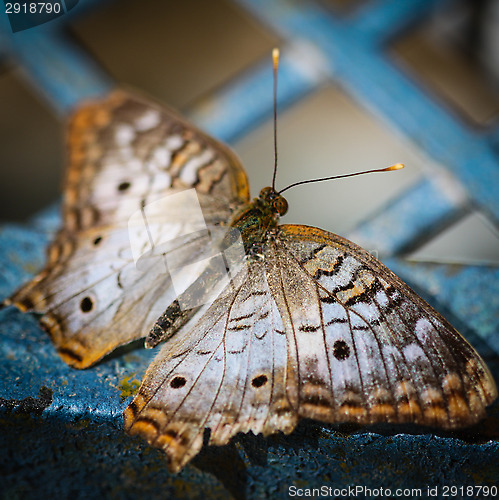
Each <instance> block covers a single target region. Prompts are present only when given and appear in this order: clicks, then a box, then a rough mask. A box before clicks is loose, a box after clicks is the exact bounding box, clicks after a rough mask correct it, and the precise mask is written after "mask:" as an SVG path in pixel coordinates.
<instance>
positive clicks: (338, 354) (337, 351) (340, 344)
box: [333, 340, 350, 361]
mask: <svg viewBox="0 0 499 500" xmlns="http://www.w3.org/2000/svg"><path fill="white" fill-rule="evenodd" d="M333 356H334V357H335V358H336V359H337V360H338V361H344V360H345V359H347V358H348V356H350V347H348V344H347V343H346V342H345V341H344V340H337V341H336V342H335V343H334V345H333Z"/></svg>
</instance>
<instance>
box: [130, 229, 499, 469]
mask: <svg viewBox="0 0 499 500" xmlns="http://www.w3.org/2000/svg"><path fill="white" fill-rule="evenodd" d="M248 268H249V270H248V273H247V275H245V277H244V278H242V279H241V278H239V279H240V281H241V282H240V283H236V284H235V286H234V291H233V292H232V293H228V294H226V295H224V296H223V297H222V298H220V299H217V301H215V303H214V304H213V305H212V306H210V307H209V308H208V310H207V311H205V312H204V313H203V314H202V315H200V317H199V318H198V319H197V321H195V322H194V324H193V326H190V325H187V326H186V327H184V328H183V329H182V330H181V331H180V332H178V333H177V334H176V335H175V336H174V337H173V338H172V339H170V340H169V341H168V342H167V343H166V345H165V346H164V347H163V348H162V350H161V351H160V353H159V355H158V357H157V358H156V360H155V361H154V363H153V364H152V365H151V366H150V368H149V369H148V371H147V373H146V376H145V378H144V382H143V384H142V386H141V388H140V391H139V394H138V395H137V397H136V398H135V400H134V401H133V402H132V403H131V404H130V405H129V407H128V408H127V410H126V411H125V428H126V429H127V431H128V432H129V433H130V434H140V435H142V436H143V437H145V438H146V439H147V440H148V442H149V443H150V444H152V445H154V446H158V447H160V448H162V449H163V450H164V451H165V452H166V454H167V457H168V459H169V465H170V469H171V470H173V471H178V470H179V469H180V468H182V467H183V466H184V465H185V464H186V463H187V462H188V461H189V460H190V459H191V458H192V457H193V456H195V455H196V454H197V453H198V451H199V450H200V448H201V446H202V444H203V433H204V429H205V428H209V429H210V430H211V434H210V439H209V442H210V443H211V444H217V445H221V444H225V443H227V442H228V441H229V439H230V438H231V437H232V436H233V435H235V434H236V433H237V432H249V431H250V430H251V431H253V432H254V433H255V434H257V433H260V432H261V433H263V434H264V435H268V434H271V433H275V432H278V431H283V432H286V433H288V432H291V431H292V430H293V429H294V427H295V426H296V423H297V422H298V420H299V419H300V418H313V419H317V420H320V421H324V422H331V423H334V422H357V423H363V424H367V423H377V422H393V423H409V422H410V423H417V424H423V425H431V426H440V427H443V428H447V429H451V428H456V427H462V426H466V425H470V424H473V423H475V422H477V421H478V420H480V419H481V418H482V417H483V416H484V415H485V407H486V406H487V405H488V404H490V403H492V401H493V400H494V399H495V398H496V396H497V389H496V387H495V384H494V381H493V379H492V377H491V375H490V373H489V371H488V369H487V367H486V365H485V364H484V362H483V361H482V360H481V358H480V357H479V355H478V354H477V353H476V352H475V351H474V350H473V348H472V347H471V346H470V345H469V344H468V343H467V342H466V341H465V340H464V339H463V338H462V337H461V336H460V335H459V334H458V333H457V332H456V331H455V330H454V329H453V327H452V326H451V325H449V324H448V323H447V322H446V321H445V320H444V319H443V318H442V317H441V316H440V315H439V314H438V313H437V312H436V311H434V310H433V309H432V308H431V307H430V306H429V305H428V304H427V303H426V302H424V301H423V300H422V299H421V298H420V297H418V296H417V295H416V294H415V293H414V292H413V291H412V290H411V289H410V288H409V287H408V286H407V285H405V284H404V283H403V282H402V281H401V280H400V279H398V278H397V277H396V276H395V275H394V274H393V273H391V271H389V270H388V269H387V268H386V267H385V266H383V264H381V263H380V262H379V261H377V260H376V259H375V258H374V257H373V256H371V255H370V254H369V253H367V252H365V251H364V250H362V249H361V248H359V247H358V246H356V245H354V244H353V243H351V242H349V241H347V240H345V239H343V238H341V237H339V236H336V235H334V234H332V233H328V232H325V231H322V230H319V229H315V228H309V227H305V226H280V227H279V229H278V232H277V234H276V236H275V237H274V238H272V239H271V241H270V242H269V244H268V246H267V248H266V249H265V251H264V259H263V260H262V261H259V260H254V261H252V262H250V263H249V264H248ZM235 281H236V282H237V278H236V280H235Z"/></svg>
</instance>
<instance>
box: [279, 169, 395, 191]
mask: <svg viewBox="0 0 499 500" xmlns="http://www.w3.org/2000/svg"><path fill="white" fill-rule="evenodd" d="M402 168H404V164H403V163H397V164H395V165H392V166H390V167H386V168H378V169H375V170H364V171H362V172H355V173H353V174H344V175H333V176H332V177H322V178H320V179H310V180H308V181H300V182H295V183H293V184H290V185H289V186H286V187H285V188H284V189H281V190H280V191H279V194H282V193H284V191H287V190H288V189H291V188H292V187H296V186H300V185H301V184H310V183H311V182H322V181H330V180H333V179H343V178H345V177H354V176H356V175H363V174H372V173H374V172H390V171H392V170H400V169H402Z"/></svg>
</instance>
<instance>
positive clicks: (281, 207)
mask: <svg viewBox="0 0 499 500" xmlns="http://www.w3.org/2000/svg"><path fill="white" fill-rule="evenodd" d="M259 198H260V200H261V201H263V202H264V203H266V204H267V205H269V207H270V208H271V210H272V211H273V212H275V213H276V214H279V215H280V216H281V217H282V216H283V215H285V214H286V212H287V211H288V202H287V201H286V198H284V196H282V195H280V194H279V193H278V192H277V191H276V190H275V189H274V188H271V187H265V188H263V189H262V190H261V191H260V196H259Z"/></svg>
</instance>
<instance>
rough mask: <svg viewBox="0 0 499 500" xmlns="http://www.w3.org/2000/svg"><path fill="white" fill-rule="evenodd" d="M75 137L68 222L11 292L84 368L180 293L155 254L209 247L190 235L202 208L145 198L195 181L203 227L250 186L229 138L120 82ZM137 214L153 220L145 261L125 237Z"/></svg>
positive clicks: (85, 116)
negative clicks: (155, 244) (32, 272)
mask: <svg viewBox="0 0 499 500" xmlns="http://www.w3.org/2000/svg"><path fill="white" fill-rule="evenodd" d="M68 142H69V169H68V172H67V178H66V183H65V198H64V207H63V219H64V226H63V228H62V229H61V231H60V232H59V234H58V236H57V238H56V240H55V242H54V243H53V244H52V245H51V247H50V249H49V258H48V264H47V266H46V268H45V269H44V270H43V271H42V272H41V273H40V274H39V275H38V276H37V277H36V278H35V279H34V280H33V281H32V282H31V283H29V284H28V285H26V286H25V287H23V288H21V289H20V290H19V291H18V292H17V293H16V294H14V296H13V297H12V298H11V302H12V303H14V304H16V305H17V306H18V307H20V308H21V309H22V310H28V311H36V312H40V313H42V314H43V317H42V319H41V323H42V324H43V325H44V327H45V328H46V329H47V330H48V332H49V333H50V334H51V336H52V339H53V341H54V343H55V344H56V346H57V348H58V351H59V353H60V355H61V357H62V358H63V359H64V360H65V361H66V362H67V363H69V364H71V365H73V366H75V367H78V368H85V367H87V366H89V365H91V364H93V363H94V362H96V361H97V360H99V359H100V358H102V357H103V356H104V355H105V354H106V353H108V352H110V351H112V350H113V349H114V348H116V347H117V346H119V345H121V344H124V343H127V342H130V341H131V340H134V339H137V338H140V337H142V336H145V335H147V333H148V332H149V330H150V328H151V326H152V325H153V324H154V321H155V320H156V319H157V317H158V316H159V315H160V314H161V312H163V311H164V309H165V306H166V305H168V304H169V303H170V302H171V301H172V300H173V299H174V298H175V296H176V292H175V290H174V289H173V287H172V283H171V279H170V278H169V276H168V274H165V273H162V272H161V266H158V260H161V259H160V258H159V257H164V256H166V257H169V256H170V254H173V253H174V252H175V250H177V251H176V259H177V260H176V262H175V265H176V266H177V267H180V268H182V267H185V266H186V265H187V264H190V263H191V262H194V261H196V259H197V258H198V257H199V256H200V255H201V254H202V252H203V249H204V247H206V245H207V235H206V234H203V233H202V232H199V231H198V233H199V234H195V235H188V234H187V235H186V232H188V228H189V227H190V228H191V231H192V230H193V229H192V226H193V224H192V221H193V220H195V219H196V217H197V219H199V210H197V211H196V207H194V208H192V207H191V206H190V205H189V204H185V206H184V204H182V203H177V205H176V206H177V209H176V210H161V211H159V214H160V215H159V216H158V215H154V214H152V215H151V213H150V212H151V210H149V213H148V212H147V211H148V207H154V206H155V205H154V204H155V203H156V205H157V204H158V203H162V200H164V199H165V198H167V197H169V196H171V195H173V194H177V193H181V192H183V191H184V190H186V189H189V188H194V189H195V195H196V199H197V201H198V202H199V205H198V207H200V208H201V210H202V218H201V223H202V224H201V225H203V224H205V225H206V226H217V225H218V224H220V223H221V222H225V221H226V220H227V219H228V218H229V216H230V213H231V211H232V209H233V207H237V206H238V205H240V204H241V203H243V202H246V201H247V199H248V186H247V180H246V175H245V173H244V170H243V169H242V167H241V165H240V163H239V161H238V160H237V158H236V157H235V155H234V154H233V153H231V152H230V151H229V150H228V149H227V148H225V147H224V146H223V145H221V144H219V143H217V142H216V141H214V140H213V139H211V138H209V137H208V136H206V135H204V134H203V133H201V132H199V131H197V130H196V129H195V128H194V127H193V126H192V125H191V124H189V123H187V122H186V121H185V120H183V119H182V118H180V117H179V116H178V115H177V114H176V113H175V112H173V111H170V110H168V109H166V108H164V107H163V106H159V105H157V104H156V103H154V102H153V101H150V100H148V99H145V98H142V97H137V96H136V95H132V94H130V93H127V92H124V91H121V90H118V91H115V92H113V93H112V94H110V95H109V96H108V97H106V98H104V99H102V100H100V101H96V102H94V103H90V104H88V105H86V106H84V107H82V108H81V109H79V110H78V111H77V112H76V113H75V115H74V116H73V117H72V119H71V122H70V125H69V137H68ZM171 206H172V205H171V204H170V205H169V207H171ZM156 212H158V210H156ZM134 214H135V216H136V218H137V217H138V220H139V221H140V220H141V218H142V214H144V217H146V216H147V221H148V227H147V231H148V233H147V236H148V237H149V238H145V237H143V239H144V241H142V242H141V243H140V239H139V243H140V244H139V245H138V249H137V251H140V250H141V249H142V248H143V250H144V255H143V256H142V257H141V263H140V265H137V262H136V260H137V259H136V258H134V256H133V255H132V250H131V245H130V241H131V237H132V236H131V234H129V225H130V218H131V217H132V216H134ZM137 214H138V215H137ZM198 225H199V224H198ZM195 229H200V228H199V227H197V226H196V227H195ZM143 233H144V234H145V231H143ZM151 234H152V235H153V239H154V241H163V242H165V241H166V242H167V243H166V244H165V245H166V248H164V249H160V250H159V254H158V253H157V254H156V255H152V254H151V252H149V253H148V252H147V250H148V246H147V245H148V243H149V242H148V239H149V240H150V239H151ZM175 241H177V243H175ZM141 245H142V247H141ZM179 247H181V248H182V251H181V252H179V251H178V248H179ZM149 250H150V249H149Z"/></svg>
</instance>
